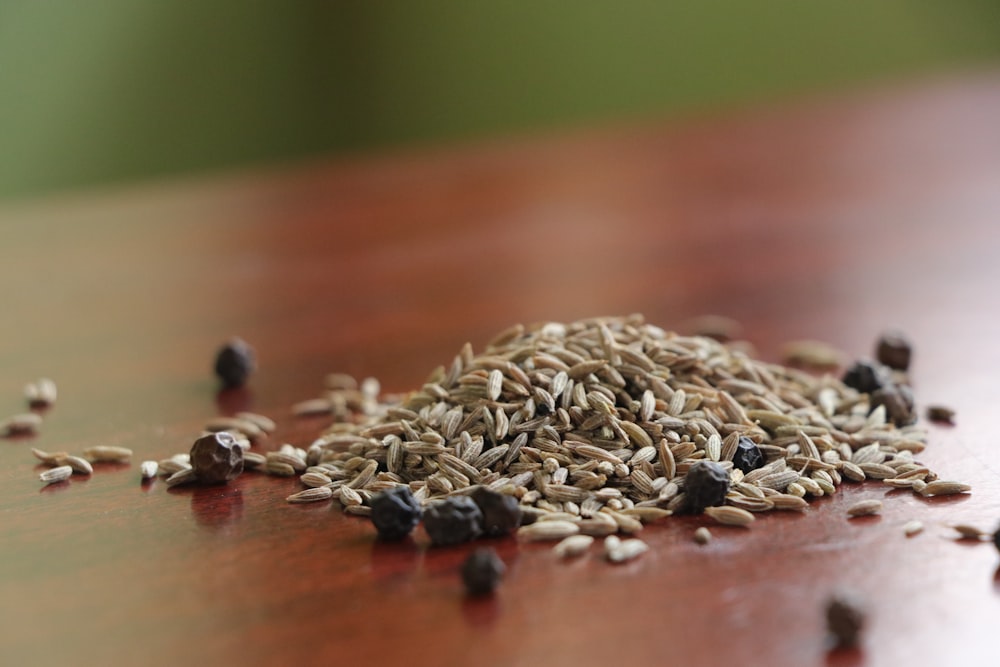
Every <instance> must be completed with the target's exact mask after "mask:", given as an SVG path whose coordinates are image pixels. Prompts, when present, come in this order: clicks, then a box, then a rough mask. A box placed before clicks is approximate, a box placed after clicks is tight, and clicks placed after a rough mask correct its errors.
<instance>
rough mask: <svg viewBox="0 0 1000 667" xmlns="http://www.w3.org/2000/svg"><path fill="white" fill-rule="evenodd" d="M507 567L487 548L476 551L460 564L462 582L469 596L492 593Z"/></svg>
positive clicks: (494, 552)
mask: <svg viewBox="0 0 1000 667" xmlns="http://www.w3.org/2000/svg"><path fill="white" fill-rule="evenodd" d="M506 570H507V567H506V566H505V565H504V564H503V561H502V560H500V557H499V556H497V552H496V551H494V550H493V549H490V548H489V547H485V548H480V549H476V550H475V551H473V552H472V553H471V554H469V557H468V558H466V559H465V562H464V563H462V581H463V582H464V583H465V590H466V591H468V593H469V595H486V594H487V593H492V592H493V590H494V589H495V588H496V587H497V585H498V584H499V583H500V580H501V579H502V578H503V574H504V572H505V571H506Z"/></svg>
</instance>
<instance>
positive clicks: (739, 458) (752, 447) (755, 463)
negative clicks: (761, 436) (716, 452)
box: [733, 435, 764, 474]
mask: <svg viewBox="0 0 1000 667" xmlns="http://www.w3.org/2000/svg"><path fill="white" fill-rule="evenodd" d="M733 465H734V466H736V467H737V468H739V469H740V470H742V471H743V472H744V474H745V473H748V472H750V471H751V470H756V469H757V468H760V467H761V466H763V465H764V455H763V454H761V453H760V448H759V447H758V446H757V443H756V442H754V441H753V440H751V439H750V438H748V437H746V436H745V435H741V436H740V439H739V442H738V443H737V445H736V453H735V454H734V455H733Z"/></svg>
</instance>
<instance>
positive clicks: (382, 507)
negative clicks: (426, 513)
mask: <svg viewBox="0 0 1000 667" xmlns="http://www.w3.org/2000/svg"><path fill="white" fill-rule="evenodd" d="M371 508H372V513H371V520H372V523H373V524H375V529H376V530H377V531H378V537H379V539H380V540H401V539H403V538H404V537H406V536H407V535H409V534H410V533H411V532H412V531H413V529H414V528H416V527H417V523H419V522H420V513H421V512H420V502H419V501H418V500H417V499H416V498H414V497H413V492H412V491H410V487H408V486H405V485H404V486H395V487H393V488H391V489H386V490H385V491H382V492H381V493H376V494H375V495H374V496H372V499H371Z"/></svg>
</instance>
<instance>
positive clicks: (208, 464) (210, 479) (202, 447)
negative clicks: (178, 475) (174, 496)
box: [191, 431, 243, 484]
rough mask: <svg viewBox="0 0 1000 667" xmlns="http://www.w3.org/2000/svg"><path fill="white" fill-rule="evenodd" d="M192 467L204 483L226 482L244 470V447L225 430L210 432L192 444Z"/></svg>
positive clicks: (199, 479)
mask: <svg viewBox="0 0 1000 667" xmlns="http://www.w3.org/2000/svg"><path fill="white" fill-rule="evenodd" d="M191 467H192V468H193V469H194V474H195V476H196V477H197V479H198V481H199V482H201V483H202V484H224V483H225V482H228V481H229V480H231V479H234V478H235V477H236V476H238V475H239V474H240V473H241V472H243V448H242V447H240V446H239V445H238V444H236V438H234V437H233V436H232V435H231V434H229V433H226V432H225V431H222V432H219V433H210V434H209V435H206V436H202V437H200V438H198V439H197V440H195V441H194V444H193V445H191Z"/></svg>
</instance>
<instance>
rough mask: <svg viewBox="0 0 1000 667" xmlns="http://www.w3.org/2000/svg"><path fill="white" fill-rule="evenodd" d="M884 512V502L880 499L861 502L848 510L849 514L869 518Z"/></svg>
mask: <svg viewBox="0 0 1000 667" xmlns="http://www.w3.org/2000/svg"><path fill="white" fill-rule="evenodd" d="M881 511H882V501H881V500H878V499H874V498H872V499H869V500H860V501H858V502H856V503H854V504H853V505H851V506H850V507H848V508H847V514H848V515H850V516H852V517H856V516H868V515H870V514H878V513H879V512H881Z"/></svg>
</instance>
